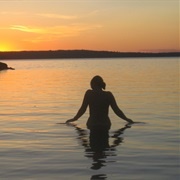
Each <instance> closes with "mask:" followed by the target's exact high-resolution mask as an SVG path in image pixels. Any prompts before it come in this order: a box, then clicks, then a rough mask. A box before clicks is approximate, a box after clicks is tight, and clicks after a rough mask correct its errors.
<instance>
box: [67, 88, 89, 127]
mask: <svg viewBox="0 0 180 180" xmlns="http://www.w3.org/2000/svg"><path fill="white" fill-rule="evenodd" d="M88 99H89V90H87V91H86V93H85V95H84V99H83V102H82V105H81V107H80V109H79V110H78V112H77V114H76V115H75V116H74V118H72V119H69V120H67V121H66V123H69V122H73V121H76V120H78V119H79V118H80V117H81V116H82V115H83V114H84V113H85V112H86V109H87V107H88V104H89V101H88Z"/></svg>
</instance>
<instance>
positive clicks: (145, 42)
mask: <svg viewBox="0 0 180 180" xmlns="http://www.w3.org/2000/svg"><path fill="white" fill-rule="evenodd" d="M0 17H1V26H0V51H8V50H56V49H91V50H112V51H153V52H154V51H155V52H157V51H179V50H180V48H179V0H66V1H65V0H0Z"/></svg>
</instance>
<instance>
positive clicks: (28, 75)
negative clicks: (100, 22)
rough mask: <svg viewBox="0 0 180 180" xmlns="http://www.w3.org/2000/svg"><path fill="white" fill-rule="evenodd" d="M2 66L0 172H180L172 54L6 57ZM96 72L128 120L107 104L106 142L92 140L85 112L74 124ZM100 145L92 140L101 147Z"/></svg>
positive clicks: (115, 179)
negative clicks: (6, 68) (70, 121)
mask: <svg viewBox="0 0 180 180" xmlns="http://www.w3.org/2000/svg"><path fill="white" fill-rule="evenodd" d="M7 63H8V64H9V66H12V67H15V68H16V70H15V71H2V72H0V92H1V94H0V127H1V128H0V147H1V148H0V179H8V180H11V179H12V180H22V179H23V180H25V179H26V180H41V179H43V180H49V179H53V180H54V179H55V180H56V179H61V180H70V179H74V180H75V179H77V180H86V179H108V180H109V179H110V180H120V179H122V180H152V179H158V180H177V179H179V172H178V170H179V61H178V60H177V59H176V58H164V59H163V58H159V59H156V58H152V59H143V58H141V59H92V60H91V59H89V60H45V61H42V60H36V61H35V60H28V61H27V60H24V61H7ZM97 74H99V75H101V76H102V77H103V78H104V80H105V82H106V83H107V90H108V91H111V92H112V93H113V94H114V96H115V98H116V100H117V102H118V104H119V106H120V108H121V109H122V110H123V111H124V112H125V114H126V115H127V116H128V117H130V118H132V119H133V120H134V121H139V122H143V123H140V124H134V125H132V126H128V127H127V126H126V123H125V122H124V121H123V120H121V119H119V118H118V117H116V116H115V115H114V114H113V112H112V111H110V118H111V121H112V128H111V130H110V132H109V135H110V137H109V146H108V147H106V148H104V149H101V150H98V151H97V149H94V148H95V147H93V148H92V147H91V146H90V142H89V131H88V130H87V129H86V126H85V124H86V120H87V118H88V112H87V113H86V114H85V115H84V116H83V117H82V118H81V119H79V120H78V121H77V122H76V126H67V125H64V124H56V123H58V122H60V123H62V122H65V121H66V120H67V119H69V118H71V117H73V116H74V115H75V113H76V112H77V110H78V108H79V106H80V105H81V101H82V98H83V95H84V92H85V91H86V89H88V88H89V81H90V79H91V78H92V77H93V76H94V75H97ZM101 147H102V146H98V145H97V147H96V148H101Z"/></svg>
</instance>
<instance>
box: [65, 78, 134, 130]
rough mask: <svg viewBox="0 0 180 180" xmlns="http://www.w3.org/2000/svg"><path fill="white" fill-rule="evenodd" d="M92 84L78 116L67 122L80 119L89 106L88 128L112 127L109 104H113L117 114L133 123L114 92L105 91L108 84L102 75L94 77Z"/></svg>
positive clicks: (112, 106)
mask: <svg viewBox="0 0 180 180" xmlns="http://www.w3.org/2000/svg"><path fill="white" fill-rule="evenodd" d="M90 84H91V88H92V90H87V91H86V93H85V96H84V100H83V102H82V105H81V107H80V109H79V111H78V112H77V114H76V116H75V117H74V118H72V119H69V120H67V121H66V123H70V122H73V121H76V120H78V119H79V118H80V117H81V116H82V115H83V114H84V113H85V111H86V109H87V107H88V106H89V112H90V116H89V118H88V121H87V128H88V129H90V130H98V129H106V130H109V129H110V127H111V121H110V119H109V116H108V112H109V106H111V108H112V109H113V111H114V112H115V114H116V115H117V116H119V117H120V118H122V119H123V120H125V121H127V122H128V123H133V121H132V120H131V119H129V118H127V117H126V116H125V114H124V113H123V112H122V111H121V110H120V109H119V107H118V105H117V104H116V100H115V98H114V96H113V94H112V93H111V92H109V91H104V90H105V87H106V84H105V82H104V81H103V79H102V77H100V76H95V77H93V79H92V80H91V83H90ZM103 89H104V90H103Z"/></svg>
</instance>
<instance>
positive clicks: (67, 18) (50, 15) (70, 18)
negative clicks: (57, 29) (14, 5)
mask: <svg viewBox="0 0 180 180" xmlns="http://www.w3.org/2000/svg"><path fill="white" fill-rule="evenodd" d="M37 15H39V16H42V17H46V18H55V19H65V20H72V19H77V18H78V17H77V16H70V15H62V14H50V13H45V14H37Z"/></svg>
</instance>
